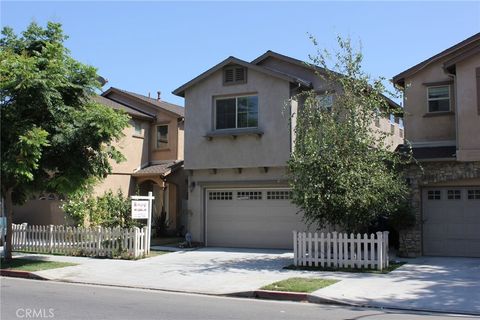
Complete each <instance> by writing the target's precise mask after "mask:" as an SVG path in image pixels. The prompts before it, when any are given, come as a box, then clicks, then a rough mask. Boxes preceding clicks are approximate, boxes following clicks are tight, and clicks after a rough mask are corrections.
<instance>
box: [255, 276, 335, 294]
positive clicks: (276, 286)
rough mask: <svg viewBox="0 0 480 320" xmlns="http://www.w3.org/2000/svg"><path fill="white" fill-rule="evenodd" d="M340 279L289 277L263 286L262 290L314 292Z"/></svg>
mask: <svg viewBox="0 0 480 320" xmlns="http://www.w3.org/2000/svg"><path fill="white" fill-rule="evenodd" d="M337 282H338V280H332V279H321V278H288V279H285V280H282V281H278V282H274V283H271V284H269V285H266V286H264V287H262V288H261V289H262V290H272V291H288V292H307V293H310V292H313V291H317V290H318V289H322V288H325V287H328V286H329V285H332V284H334V283H337Z"/></svg>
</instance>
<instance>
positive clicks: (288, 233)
mask: <svg viewBox="0 0 480 320" xmlns="http://www.w3.org/2000/svg"><path fill="white" fill-rule="evenodd" d="M318 70H321V69H320V68H318ZM310 89H314V90H316V91H317V92H318V94H319V98H320V99H322V100H324V101H327V102H328V100H329V98H330V97H328V96H325V92H326V90H331V88H329V87H327V86H326V84H325V81H323V80H321V79H320V78H319V77H318V76H317V75H316V74H315V70H313V69H312V68H311V67H308V66H307V65H306V64H305V63H303V62H302V61H299V60H296V59H293V58H290V57H286V56H283V55H280V54H277V53H274V52H271V51H268V52H266V53H265V54H263V55H262V56H260V57H259V58H257V59H255V60H254V61H252V62H246V61H242V60H240V59H237V58H234V57H229V58H227V59H226V60H224V61H222V62H220V63H219V64H217V65H216V66H214V67H212V68H211V69H209V70H208V71H206V72H204V73H202V74H201V75H199V76H198V77H196V78H194V79H193V80H191V81H190V82H188V83H186V84H184V85H183V86H181V87H180V88H178V89H176V90H175V91H174V92H173V93H174V94H176V95H178V96H181V97H184V98H185V116H186V122H185V169H186V171H187V175H188V176H189V181H188V189H189V194H188V209H189V223H188V230H189V231H190V232H191V233H192V236H193V239H194V240H195V241H199V242H203V243H204V244H205V245H207V246H231V247H257V248H291V247H292V231H293V230H295V229H296V230H305V229H306V226H305V225H304V223H303V222H302V216H301V215H299V214H297V212H298V211H299V210H298V208H297V207H296V206H294V205H293V204H292V203H291V202H290V190H289V184H288V180H287V176H286V163H287V161H288V159H289V157H290V154H291V151H292V144H293V142H294V137H293V135H292V132H293V126H294V125H295V123H294V121H293V122H290V116H291V114H293V113H295V110H296V108H297V107H298V105H297V103H296V102H292V103H291V104H290V102H289V101H290V98H291V97H292V96H294V95H296V94H297V93H299V92H301V91H302V90H310ZM391 103H392V104H393V105H394V106H395V107H397V108H398V106H397V105H395V104H394V103H393V102H391ZM327 107H328V106H327ZM373 118H374V117H372V125H376V126H377V127H379V128H383V130H389V131H390V130H393V132H394V135H393V138H392V141H391V142H392V144H393V146H392V148H393V149H394V148H395V147H396V146H397V145H398V144H399V143H403V138H402V136H401V135H402V134H403V128H400V126H399V124H398V122H399V121H398V119H397V121H392V122H393V123H391V122H390V120H389V119H386V118H379V119H373ZM396 122H397V123H396Z"/></svg>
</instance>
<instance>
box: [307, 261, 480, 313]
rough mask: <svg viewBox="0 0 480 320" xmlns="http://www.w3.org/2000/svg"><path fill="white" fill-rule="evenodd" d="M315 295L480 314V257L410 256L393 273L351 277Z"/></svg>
mask: <svg viewBox="0 0 480 320" xmlns="http://www.w3.org/2000/svg"><path fill="white" fill-rule="evenodd" d="M405 260H408V259H405ZM314 295H317V296H320V297H327V298H330V299H335V300H339V301H344V302H350V303H354V304H360V305H370V306H376V307H394V308H403V309H417V310H428V311H445V312H458V313H468V314H478V315H480V258H440V257H421V258H417V259H410V260H408V264H406V265H404V266H402V267H401V268H399V269H397V270H395V271H393V272H390V273H389V274H386V275H376V276H372V275H367V274H365V275H363V276H359V277H356V278H349V279H346V280H345V281H341V282H338V283H336V284H334V285H332V286H330V287H327V288H325V289H322V290H319V291H316V292H314Z"/></svg>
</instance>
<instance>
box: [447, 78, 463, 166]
mask: <svg viewBox="0 0 480 320" xmlns="http://www.w3.org/2000/svg"><path fill="white" fill-rule="evenodd" d="M444 72H445V73H446V74H447V76H449V77H451V78H452V79H453V96H454V98H455V99H454V100H455V111H454V117H455V158H457V151H458V147H459V143H458V108H459V107H460V106H459V104H458V101H457V79H456V75H455V74H454V73H451V72H449V71H448V70H447V69H444ZM452 111H453V110H452Z"/></svg>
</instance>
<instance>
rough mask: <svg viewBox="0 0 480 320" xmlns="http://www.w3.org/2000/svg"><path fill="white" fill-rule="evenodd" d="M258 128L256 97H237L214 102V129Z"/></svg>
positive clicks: (219, 99)
mask: <svg viewBox="0 0 480 320" xmlns="http://www.w3.org/2000/svg"><path fill="white" fill-rule="evenodd" d="M257 127H258V96H238V97H230V98H218V99H216V100H215V129H216V130H222V129H237V128H257Z"/></svg>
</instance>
